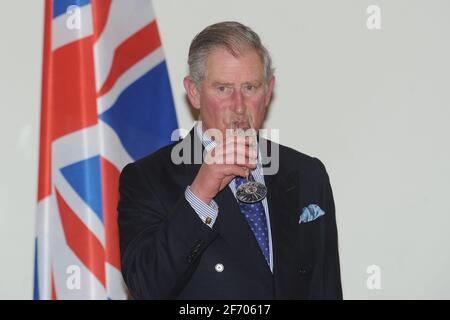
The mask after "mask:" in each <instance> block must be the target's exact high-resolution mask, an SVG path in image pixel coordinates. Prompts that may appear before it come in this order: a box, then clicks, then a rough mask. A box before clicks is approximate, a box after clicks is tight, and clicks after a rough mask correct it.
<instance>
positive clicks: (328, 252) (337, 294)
mask: <svg viewBox="0 0 450 320" xmlns="http://www.w3.org/2000/svg"><path fill="white" fill-rule="evenodd" d="M318 162H319V166H320V168H321V175H322V201H323V208H324V211H325V216H324V223H323V224H322V225H321V227H322V232H321V234H322V246H321V247H322V248H321V254H322V259H321V261H322V263H323V265H322V268H321V274H320V278H321V280H320V282H321V285H320V286H318V287H320V288H322V290H321V291H322V292H320V294H319V296H320V298H321V299H334V300H336V299H338V300H341V299H342V285H341V274H340V263H339V248H338V233H337V226H336V212H335V205H334V198H333V191H332V189H331V184H330V179H329V176H328V173H327V171H326V169H325V166H324V165H323V163H322V162H321V161H320V160H318Z"/></svg>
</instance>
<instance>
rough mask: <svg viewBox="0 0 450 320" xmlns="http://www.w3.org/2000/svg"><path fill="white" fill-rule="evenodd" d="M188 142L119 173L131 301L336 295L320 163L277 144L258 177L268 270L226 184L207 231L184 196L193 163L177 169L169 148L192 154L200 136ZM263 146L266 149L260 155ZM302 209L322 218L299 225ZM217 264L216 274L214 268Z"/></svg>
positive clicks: (334, 251) (332, 229)
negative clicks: (264, 202)
mask: <svg viewBox="0 0 450 320" xmlns="http://www.w3.org/2000/svg"><path fill="white" fill-rule="evenodd" d="M188 137H189V139H186V138H185V139H183V140H182V141H180V142H177V143H174V144H172V145H169V146H167V147H164V148H162V149H160V150H158V151H157V152H155V153H153V154H151V155H150V156H147V157H145V158H143V159H141V160H138V161H136V162H135V163H132V164H129V165H127V166H126V167H125V168H124V169H123V171H122V173H121V176H120V187H119V191H120V200H119V205H118V211H119V217H118V222H119V232H120V247H121V261H122V274H123V277H124V280H125V283H126V284H127V286H128V289H129V291H130V294H131V295H132V296H133V297H134V298H135V299H341V298H342V289H341V279H340V268H339V254H338V239H337V230H336V221H335V208H334V201H333V195H332V191H331V187H330V182H329V178H328V174H327V172H326V170H325V167H324V166H323V164H322V163H321V162H320V161H319V160H318V159H316V158H312V157H309V156H307V155H305V154H302V153H300V152H297V151H295V150H293V149H290V148H288V147H285V146H282V145H279V161H280V162H279V171H278V173H277V174H275V175H267V176H265V177H264V178H265V183H266V186H267V188H268V193H267V197H268V205H269V214H270V227H271V231H272V243H273V261H274V263H273V264H274V266H273V273H272V272H271V270H270V268H269V266H268V264H267V262H266V261H265V259H264V256H263V254H262V252H261V250H260V248H259V246H258V243H257V241H256V239H255V237H254V235H253V233H252V231H251V229H250V227H249V225H248V223H247V221H246V219H245V217H244V215H243V214H242V213H241V212H240V209H239V205H238V203H237V200H236V199H235V198H234V195H233V193H232V192H231V190H230V188H229V187H226V188H225V189H223V190H222V191H221V192H220V193H219V194H218V195H217V196H216V197H215V198H214V200H215V201H216V202H217V204H218V206H219V214H218V217H217V220H216V222H215V224H214V226H213V228H210V227H209V226H207V225H206V224H205V223H204V222H203V221H202V220H201V219H200V218H199V216H198V215H197V214H196V212H195V211H194V210H193V209H192V207H191V206H190V204H189V203H188V202H187V200H186V199H185V195H184V192H185V190H186V187H187V186H188V185H191V184H192V181H193V180H194V178H195V176H196V174H197V172H198V170H199V169H200V165H199V164H178V165H176V164H174V163H173V162H172V161H171V151H172V149H173V148H174V146H176V145H177V144H178V143H182V144H184V145H183V146H184V147H187V148H191V150H192V148H193V146H194V145H195V143H194V140H195V139H198V141H199V138H198V136H197V134H195V132H194V130H192V131H191V132H190V134H189V135H188ZM198 143H200V142H198ZM200 145H201V143H200ZM270 146H272V148H273V146H274V143H273V142H270V144H269V154H270ZM178 147H180V145H178ZM185 150H187V149H185ZM191 156H192V160H193V157H194V156H193V154H192V155H191ZM263 167H264V166H263ZM309 204H316V205H318V206H320V208H322V209H323V210H324V211H325V215H323V216H321V217H319V218H317V219H316V220H314V221H311V222H308V223H301V224H299V217H300V214H301V212H302V208H304V207H306V206H308V205H309ZM219 263H220V264H222V265H223V267H224V268H223V271H222V272H218V271H216V265H217V264H219Z"/></svg>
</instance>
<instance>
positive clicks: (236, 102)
mask: <svg viewBox="0 0 450 320" xmlns="http://www.w3.org/2000/svg"><path fill="white" fill-rule="evenodd" d="M232 99H233V108H234V112H236V113H237V114H243V113H245V105H244V97H243V96H242V92H241V91H240V90H234V91H233V96H232Z"/></svg>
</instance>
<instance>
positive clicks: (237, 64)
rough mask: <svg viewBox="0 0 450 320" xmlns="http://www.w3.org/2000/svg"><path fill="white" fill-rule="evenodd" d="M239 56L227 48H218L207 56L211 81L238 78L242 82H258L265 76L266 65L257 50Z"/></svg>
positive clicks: (207, 76) (207, 73)
mask: <svg viewBox="0 0 450 320" xmlns="http://www.w3.org/2000/svg"><path fill="white" fill-rule="evenodd" d="M250 50H251V49H249V50H248V51H247V52H243V53H241V54H239V55H238V56H235V55H233V54H232V53H230V52H228V51H227V50H226V49H222V48H220V49H216V50H215V51H213V52H211V53H210V54H209V55H208V57H207V62H206V70H205V71H206V74H205V75H206V78H208V80H209V81H210V82H218V83H223V84H226V83H233V82H234V81H235V80H236V78H239V80H240V81H242V82H258V81H262V80H263V78H264V66H263V64H262V61H261V58H260V57H259V55H258V53H257V52H256V51H255V50H252V51H250Z"/></svg>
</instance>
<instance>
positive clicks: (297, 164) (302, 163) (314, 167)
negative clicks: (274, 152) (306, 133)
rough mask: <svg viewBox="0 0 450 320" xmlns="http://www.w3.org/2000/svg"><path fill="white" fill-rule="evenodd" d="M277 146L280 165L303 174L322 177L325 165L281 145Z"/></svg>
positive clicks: (318, 160)
mask: <svg viewBox="0 0 450 320" xmlns="http://www.w3.org/2000/svg"><path fill="white" fill-rule="evenodd" d="M278 146H279V150H280V151H279V152H280V164H281V165H283V166H285V167H288V168H291V169H292V168H293V167H294V169H297V170H298V171H299V172H300V173H304V174H313V175H317V176H323V175H324V173H325V172H326V169H325V165H324V164H323V162H322V161H321V160H320V159H318V158H316V157H314V156H311V155H308V154H306V153H303V152H300V151H298V150H295V149H293V148H291V147H288V146H285V145H282V144H278Z"/></svg>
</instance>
